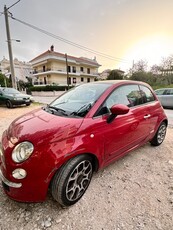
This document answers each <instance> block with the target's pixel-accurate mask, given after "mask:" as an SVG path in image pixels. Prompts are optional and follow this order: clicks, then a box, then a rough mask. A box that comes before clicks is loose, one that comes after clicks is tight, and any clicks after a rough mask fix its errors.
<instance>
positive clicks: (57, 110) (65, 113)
mask: <svg viewBox="0 0 173 230" xmlns="http://www.w3.org/2000/svg"><path fill="white" fill-rule="evenodd" d="M47 108H48V109H50V110H51V111H52V110H54V111H56V112H60V113H62V114H63V115H65V116H68V113H67V112H66V111H65V110H64V109H61V108H57V107H55V106H50V105H48V106H47ZM53 113H54V112H53Z"/></svg>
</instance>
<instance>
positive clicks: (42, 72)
mask: <svg viewBox="0 0 173 230" xmlns="http://www.w3.org/2000/svg"><path fill="white" fill-rule="evenodd" d="M68 73H69V75H73V76H74V75H75V76H81V75H83V76H90V77H91V76H93V77H97V76H98V73H94V72H90V73H87V71H73V70H72V71H71V72H68ZM48 74H62V75H66V74H67V70H66V68H59V69H55V68H48V69H44V70H34V71H33V75H34V76H35V77H36V76H41V75H48Z"/></svg>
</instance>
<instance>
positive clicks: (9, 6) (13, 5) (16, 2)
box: [7, 0, 20, 10]
mask: <svg viewBox="0 0 173 230" xmlns="http://www.w3.org/2000/svg"><path fill="white" fill-rule="evenodd" d="M18 2H20V0H18V1H17V2H15V3H14V4H12V5H11V6H9V7H7V10H9V9H10V8H12V7H13V6H15V5H16V4H17V3H18Z"/></svg>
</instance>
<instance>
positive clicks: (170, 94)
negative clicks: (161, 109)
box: [165, 89, 173, 108]
mask: <svg viewBox="0 0 173 230" xmlns="http://www.w3.org/2000/svg"><path fill="white" fill-rule="evenodd" d="M165 98H166V102H165V106H167V107H172V108H173V89H167V90H166V92H165Z"/></svg>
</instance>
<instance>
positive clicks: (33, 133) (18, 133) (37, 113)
mask: <svg viewBox="0 0 173 230" xmlns="http://www.w3.org/2000/svg"><path fill="white" fill-rule="evenodd" d="M82 121H83V118H71V117H62V116H56V115H54V114H50V113H48V112H46V111H44V110H43V109H37V110H34V111H32V112H30V113H27V114H25V115H23V116H21V117H19V118H17V119H16V120H14V121H13V122H12V123H11V125H10V126H9V128H8V131H7V135H8V139H9V140H10V141H11V142H12V143H13V144H16V143H19V142H21V141H30V142H32V143H37V144H40V143H44V144H45V143H50V142H57V141H60V140H63V139H66V138H68V137H71V136H74V135H75V134H76V132H77V131H78V129H79V127H80V126H81V124H82Z"/></svg>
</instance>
